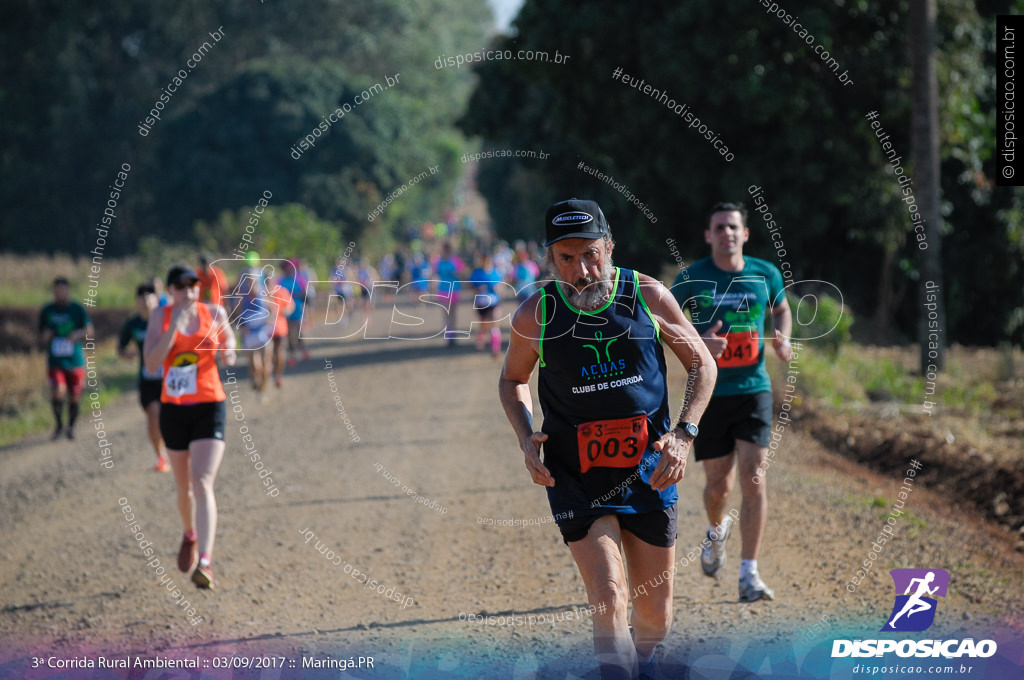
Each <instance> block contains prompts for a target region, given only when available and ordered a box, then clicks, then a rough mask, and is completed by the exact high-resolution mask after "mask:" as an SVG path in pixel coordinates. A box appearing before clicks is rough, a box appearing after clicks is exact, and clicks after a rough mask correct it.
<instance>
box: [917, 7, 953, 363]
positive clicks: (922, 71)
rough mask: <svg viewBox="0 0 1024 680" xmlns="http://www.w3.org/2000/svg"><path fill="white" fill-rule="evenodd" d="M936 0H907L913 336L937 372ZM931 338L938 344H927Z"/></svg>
mask: <svg viewBox="0 0 1024 680" xmlns="http://www.w3.org/2000/svg"><path fill="white" fill-rule="evenodd" d="M935 14H936V6H935V0H910V42H911V47H910V49H911V62H912V65H913V84H912V88H913V117H912V119H911V130H910V136H911V154H912V156H913V159H914V185H915V194H916V198H917V205H918V208H919V211H920V213H921V217H922V218H923V219H924V240H923V241H916V236H915V241H916V242H917V243H918V248H920V251H919V253H920V256H921V261H920V264H921V267H920V270H921V279H920V282H919V284H918V299H919V300H920V303H921V307H920V309H921V315H920V317H919V318H918V324H917V337H918V340H919V342H920V343H921V373H922V375H926V374H927V373H928V372H937V371H940V370H942V369H943V367H944V366H945V353H944V351H943V346H944V344H945V343H944V340H943V331H944V329H945V327H946V312H945V305H944V304H943V302H942V299H943V292H942V258H941V255H942V235H941V233H940V229H939V227H940V225H941V219H942V218H941V216H940V215H939V197H940V193H941V186H940V184H939V113H938V112H939V108H938V85H937V81H936V77H935ZM926 303H927V306H926ZM929 339H930V340H931V341H932V342H933V343H935V342H937V345H938V347H937V349H936V348H934V346H933V348H932V349H929V347H928V343H929Z"/></svg>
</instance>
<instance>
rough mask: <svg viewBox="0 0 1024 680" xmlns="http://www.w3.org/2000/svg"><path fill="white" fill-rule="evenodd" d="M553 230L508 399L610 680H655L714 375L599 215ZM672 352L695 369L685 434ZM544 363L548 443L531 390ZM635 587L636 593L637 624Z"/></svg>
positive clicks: (580, 212)
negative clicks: (549, 277)
mask: <svg viewBox="0 0 1024 680" xmlns="http://www.w3.org/2000/svg"><path fill="white" fill-rule="evenodd" d="M546 229H547V242H546V243H545V244H544V245H545V246H547V247H548V259H549V261H550V264H551V265H552V268H553V270H554V271H555V273H556V277H557V279H556V280H555V281H552V282H551V283H549V284H548V285H546V286H545V287H544V288H543V289H542V290H540V291H537V293H535V294H534V295H532V296H530V297H529V298H528V299H527V300H526V301H525V302H524V303H523V304H522V305H521V306H520V308H519V309H518V311H516V314H515V316H514V317H513V320H512V334H511V339H510V342H509V348H508V353H507V354H506V356H505V365H504V367H503V369H502V375H501V381H500V384H499V394H500V397H501V402H502V405H503V407H504V408H505V414H506V415H507V416H508V419H509V421H510V422H511V423H512V427H513V428H514V429H515V432H516V435H517V437H518V439H519V446H520V448H521V449H522V451H523V453H524V456H525V463H526V468H527V470H528V471H529V472H530V475H531V476H532V477H533V481H534V482H535V483H537V484H540V485H542V486H545V487H547V492H548V501H549V503H550V505H551V510H552V513H553V514H554V515H555V518H556V522H557V524H558V528H559V530H560V531H561V533H562V539H563V541H565V543H566V544H567V545H568V546H569V550H570V552H571V553H572V556H573V558H574V559H575V561H576V565H577V567H578V568H579V570H580V575H581V576H582V578H583V582H584V584H585V586H586V588H587V597H588V599H589V601H590V604H591V605H592V611H593V612H594V614H593V617H594V647H595V651H596V653H597V655H598V658H599V659H600V660H601V663H602V668H601V670H602V677H625V678H630V677H635V676H636V671H637V664H638V663H639V670H640V673H641V675H642V676H650V675H653V669H652V664H653V653H654V647H655V646H656V645H657V644H658V643H659V642H661V641H662V640H663V639H664V638H665V636H666V635H667V634H668V628H669V624H670V622H671V621H672V589H673V588H672V579H671V578H668V579H665V578H662V574H663V573H665V572H669V573H673V574H674V573H675V572H674V570H673V567H674V561H675V539H676V509H675V502H676V498H677V494H676V489H675V484H676V483H677V482H678V481H679V480H680V479H682V477H683V472H684V471H685V468H686V459H687V456H688V455H689V450H690V444H691V442H692V440H693V437H695V436H696V434H697V426H696V425H695V423H697V422H698V421H699V420H700V417H701V414H702V413H703V411H704V408H705V406H706V405H707V403H708V400H709V399H710V398H711V393H712V390H713V389H714V384H715V376H716V373H717V371H716V367H715V361H714V359H713V358H712V356H711V354H710V352H709V351H708V349H707V348H706V347H705V345H704V343H703V342H702V341H701V339H700V336H699V335H698V334H697V332H696V331H695V330H694V328H693V326H692V325H690V322H689V321H687V320H686V318H685V317H684V316H683V313H682V311H681V310H680V308H679V305H678V304H677V303H676V301H675V300H674V299H673V297H672V294H671V293H670V292H669V291H668V289H667V288H665V287H664V286H663V285H662V284H661V283H660V282H658V281H657V280H655V279H653V278H651V277H649V276H645V275H643V274H639V273H637V272H634V271H630V270H623V269H618V268H616V267H614V266H613V265H612V260H611V253H612V248H613V245H614V244H613V242H612V240H611V231H610V230H609V228H608V224H607V222H606V221H605V218H604V215H603V214H602V212H601V209H600V208H599V207H598V205H597V204H596V203H594V202H593V201H581V200H577V199H571V200H569V201H563V202H561V203H557V204H555V205H554V206H552V207H551V208H550V209H549V210H548V213H547V219H546ZM662 343H665V344H666V345H667V346H668V348H669V349H670V350H671V351H672V353H673V354H675V356H676V357H677V358H678V359H679V361H680V362H682V364H683V366H684V367H686V368H687V369H688V380H687V385H686V388H685V390H686V394H685V397H684V403H683V406H682V409H681V412H680V414H679V416H680V417H679V421H680V427H678V428H677V429H674V430H673V429H672V424H671V417H672V414H671V413H670V409H669V404H668V385H667V383H666V380H665V373H666V366H665V353H664V350H663V348H662ZM538 363H539V364H540V369H539V376H538V381H539V382H538V389H539V396H540V404H541V408H542V410H543V412H544V424H543V426H542V427H541V430H540V431H536V429H535V428H534V425H533V413H532V405H533V399H532V396H531V394H530V387H529V381H530V377H531V375H532V373H533V369H534V366H536V365H537V364H538ZM682 387H683V386H680V388H682ZM541 445H543V450H544V458H543V462H542V461H541V456H540V451H541ZM620 545H621V549H620ZM627 568H628V576H627ZM627 583H632V584H634V585H636V586H638V587H637V588H635V589H634V591H633V592H632V605H633V615H632V618H631V619H629V618H628V617H627V611H628V605H629V603H630V592H629V590H628V588H627V585H626V584H627ZM655 583H656V584H658V585H656V586H655V585H654V584H655ZM639 585H646V587H644V588H643V589H640V588H639ZM641 590H642V591H643V592H640V591H641ZM631 623H632V628H633V636H632V639H631V637H630V624H631Z"/></svg>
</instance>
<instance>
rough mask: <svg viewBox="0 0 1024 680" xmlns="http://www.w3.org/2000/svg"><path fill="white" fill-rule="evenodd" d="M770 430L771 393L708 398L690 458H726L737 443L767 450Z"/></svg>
mask: <svg viewBox="0 0 1024 680" xmlns="http://www.w3.org/2000/svg"><path fill="white" fill-rule="evenodd" d="M771 427H772V393H771V392H756V393H754V394H737V395H730V396H727V397H712V398H711V401H710V402H709V403H708V407H707V409H706V410H705V411H704V416H703V417H702V418H701V419H700V433H699V434H698V435H697V439H696V440H695V441H694V442H693V454H694V457H695V458H696V459H697V460H710V459H712V458H721V457H722V456H728V455H729V454H730V453H732V450H733V449H734V448H735V446H736V440H737V439H741V440H743V441H745V442H751V443H753V444H757V445H758V446H768V441H769V440H770V438H771Z"/></svg>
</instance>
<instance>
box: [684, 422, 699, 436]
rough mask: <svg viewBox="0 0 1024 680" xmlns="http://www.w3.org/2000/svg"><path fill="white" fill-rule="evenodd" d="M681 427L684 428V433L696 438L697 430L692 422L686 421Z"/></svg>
mask: <svg viewBox="0 0 1024 680" xmlns="http://www.w3.org/2000/svg"><path fill="white" fill-rule="evenodd" d="M683 429H684V430H686V434H688V435H690V436H691V437H693V438H694V439H696V438H697V432H699V430H698V429H697V426H696V425H694V424H693V423H686V424H685V425H683Z"/></svg>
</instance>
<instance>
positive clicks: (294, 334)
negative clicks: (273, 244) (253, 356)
mask: <svg viewBox="0 0 1024 680" xmlns="http://www.w3.org/2000/svg"><path fill="white" fill-rule="evenodd" d="M282 267H283V268H284V276H282V277H281V278H280V279H278V284H279V285H281V286H283V287H284V289H285V290H286V291H288V294H289V296H291V298H292V300H293V302H294V309H293V310H292V313H291V314H288V315H287V316H286V317H285V318H286V319H287V320H288V355H289V358H288V365H289V366H294V365H295V364H296V359H295V354H296V352H298V351H299V350H301V351H302V358H303V359H306V360H308V359H309V350H308V349H306V342H305V340H303V339H302V316H303V312H304V310H305V308H306V284H305V282H304V281H303V278H302V276H301V274H300V273H299V270H298V268H296V266H295V263H294V262H292V261H291V260H285V261H284V264H283V265H282Z"/></svg>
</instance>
